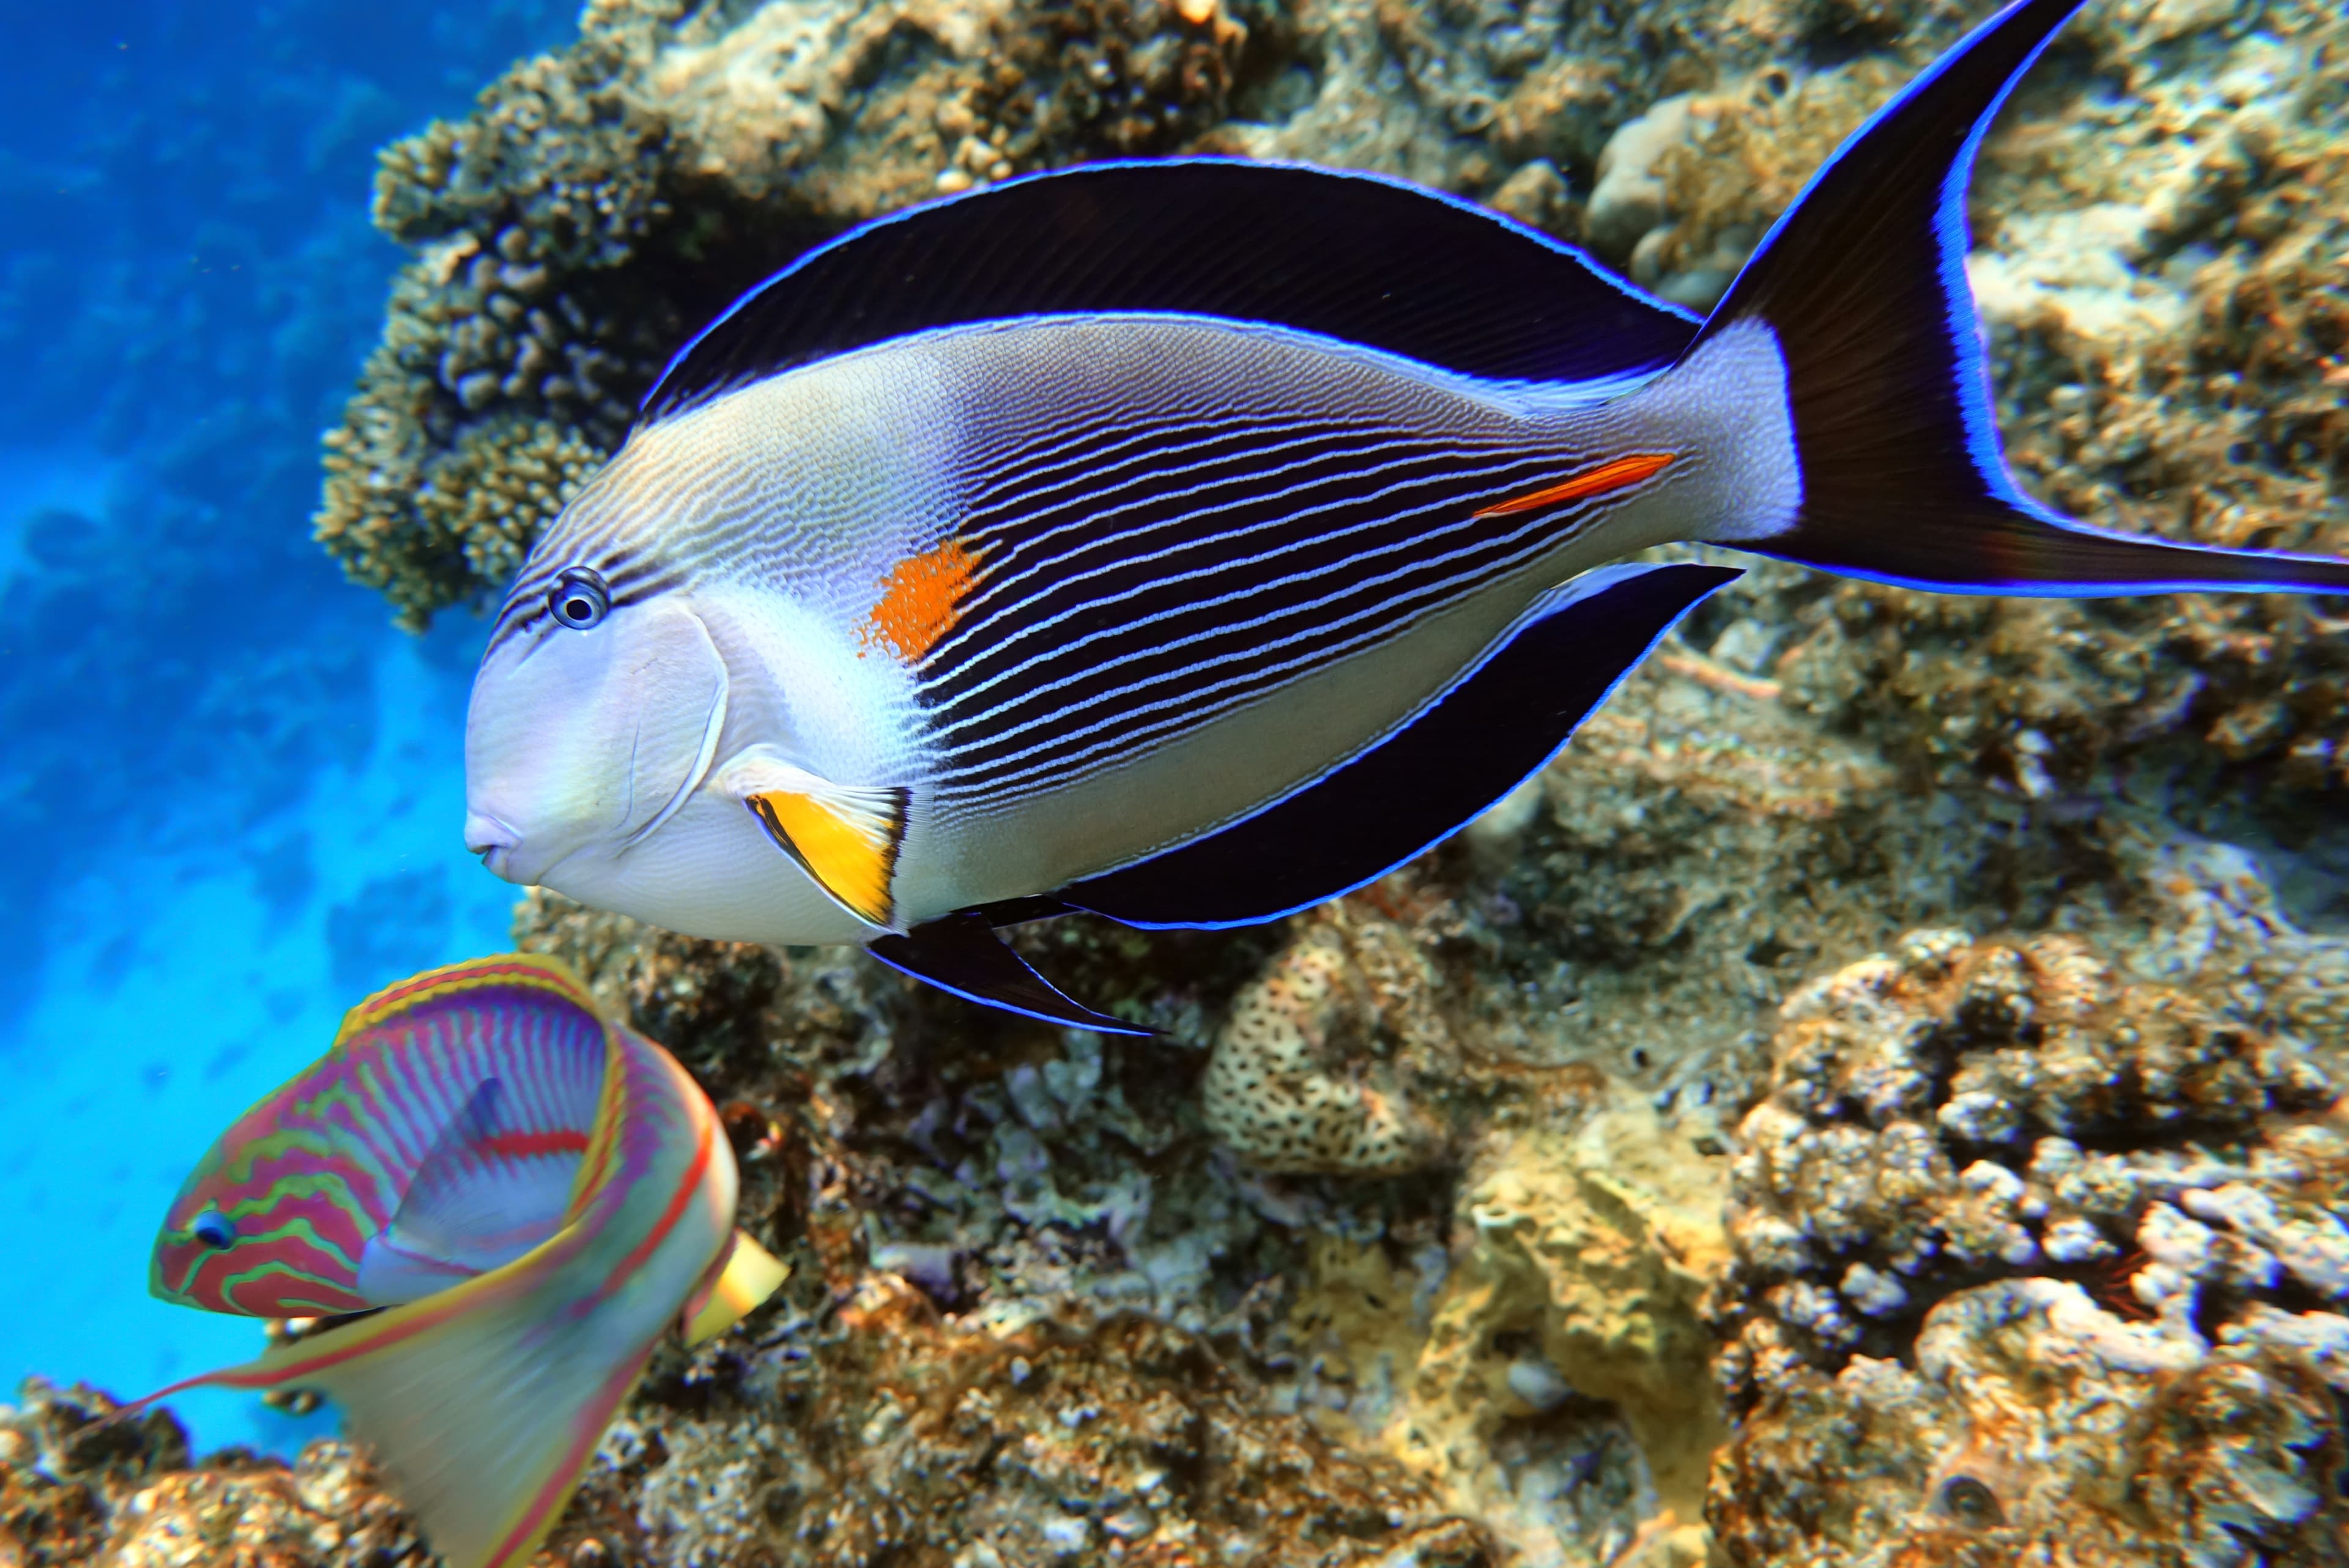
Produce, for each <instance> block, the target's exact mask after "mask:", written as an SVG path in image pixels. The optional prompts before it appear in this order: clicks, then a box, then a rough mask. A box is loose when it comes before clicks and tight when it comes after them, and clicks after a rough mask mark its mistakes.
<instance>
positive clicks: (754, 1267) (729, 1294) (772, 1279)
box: [681, 1231, 792, 1346]
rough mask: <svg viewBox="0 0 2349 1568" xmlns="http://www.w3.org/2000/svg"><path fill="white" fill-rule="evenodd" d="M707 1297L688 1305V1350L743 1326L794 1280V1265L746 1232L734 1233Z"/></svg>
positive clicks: (713, 1271)
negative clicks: (746, 1317)
mask: <svg viewBox="0 0 2349 1568" xmlns="http://www.w3.org/2000/svg"><path fill="white" fill-rule="evenodd" d="M791 1274H792V1269H791V1265H790V1264H788V1263H786V1262H783V1261H782V1260H781V1258H778V1257H776V1256H775V1255H774V1254H773V1253H772V1252H770V1251H767V1249H765V1248H764V1247H761V1245H759V1243H758V1242H756V1241H752V1240H750V1236H749V1235H748V1234H746V1233H745V1232H743V1231H735V1232H734V1243H733V1246H732V1247H731V1248H730V1250H729V1251H728V1252H727V1254H726V1260H725V1263H724V1265H723V1266H722V1267H720V1268H717V1269H713V1270H712V1271H711V1278H710V1280H709V1283H708V1285H707V1286H706V1287H705V1288H704V1289H705V1293H704V1294H702V1295H701V1296H700V1297H699V1298H698V1300H695V1301H692V1302H688V1303H686V1308H685V1323H684V1324H683V1327H682V1330H681V1332H682V1333H683V1334H684V1335H685V1343H686V1344H687V1345H688V1346H691V1345H699V1344H701V1343H702V1342H703V1341H704V1340H709V1339H715V1338H717V1337H718V1336H719V1334H724V1333H725V1332H726V1331H727V1330H728V1329H730V1328H732V1327H733V1326H734V1325H735V1324H738V1323H740V1322H741V1321H742V1319H743V1317H744V1315H745V1314H748V1313H749V1312H750V1309H751V1308H752V1307H755V1306H757V1305H758V1304H759V1303H761V1302H762V1301H765V1300H766V1299H767V1298H768V1297H769V1296H771V1295H773V1294H774V1293H775V1292H776V1291H777V1290H779V1289H781V1286H782V1282H784V1281H785V1280H787V1279H789V1278H791Z"/></svg>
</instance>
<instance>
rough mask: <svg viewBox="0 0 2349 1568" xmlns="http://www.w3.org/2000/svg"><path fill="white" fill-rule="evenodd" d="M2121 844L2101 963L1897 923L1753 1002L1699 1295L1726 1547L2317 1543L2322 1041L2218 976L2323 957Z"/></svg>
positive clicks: (2348, 1184)
mask: <svg viewBox="0 0 2349 1568" xmlns="http://www.w3.org/2000/svg"><path fill="white" fill-rule="evenodd" d="M2123 837H2124V840H2125V842H2124V843H2123V844H2122V846H2121V850H2122V853H2121V857H2122V858H2123V859H2124V860H2125V861H2127V862H2130V863H2132V864H2134V865H2136V866H2137V867H2138V868H2139V870H2140V871H2141V872H2143V873H2145V874H2146V878H2147V891H2148V893H2149V895H2150V897H2149V898H2148V902H2149V903H2150V904H2151V906H2152V908H2153V909H2154V910H2156V911H2157V912H2158V915H2159V917H2160V921H2161V923H2160V924H2159V925H2158V926H2157V927H2156V928H2155V929H2153V930H2152V931H2150V932H2147V933H2141V934H2140V935H2138V936H2137V938H2136V940H2133V941H2130V942H2127V944H2126V945H2125V946H2121V947H2120V949H2119V951H2118V953H2117V961H2116V959H2114V958H2108V957H2106V954H2105V953H2103V952H2100V951H2099V950H2097V948H2096V946H2095V945H2094V944H2091V943H2089V942H2087V941H2085V940H2081V939H2080V938H2077V937H2074V936H2069V935H2058V934H2051V935H2045V936H2041V937H2036V938H2032V939H2028V940H1973V939H1971V938H1969V937H1967V936H1965V935H1964V934H1963V933H1961V932H1954V931H1948V930H1928V931H1919V932H1915V933H1912V934H1911V935H1910V936H1909V938H1907V939H1906V940H1904V941H1903V942H1902V943H1901V944H1900V946H1899V950H1898V952H1897V953H1895V954H1891V955H1881V956H1878V957H1874V958H1870V959H1868V960H1864V961H1860V962H1857V963H1854V964H1849V965H1847V966H1845V967H1844V968H1842V969H1841V970H1838V971H1835V972H1834V973H1832V974H1829V975H1827V976H1825V977H1822V978H1821V979H1820V980H1818V981H1814V982H1812V983H1811V984H1809V985H1806V986H1805V987H1804V988H1802V989H1801V990H1799V991H1798V992H1795V995H1794V996H1792V997H1790V998H1789V999H1788V1001H1787V1002H1786V1003H1785V1007H1784V1008H1783V1010H1782V1023H1781V1026H1780V1028H1779V1030H1778V1032H1777V1035H1776V1038H1775V1041H1774V1042H1773V1057H1774V1060H1775V1067H1774V1071H1773V1076H1772V1079H1771V1086H1770V1092H1769V1094H1768V1096H1766V1097H1765V1098H1764V1100H1763V1102H1762V1103H1761V1104H1759V1105H1757V1106H1755V1107H1754V1109H1753V1110H1752V1111H1751V1112H1750V1113H1749V1114H1748V1116H1746V1118H1745V1121H1744V1125H1743V1127H1742V1128H1741V1129H1740V1130H1741V1137H1742V1141H1743V1143H1744V1149H1743V1152H1742V1153H1741V1154H1740V1156H1739V1158H1738V1159H1737V1161H1736V1163H1735V1166H1734V1168H1733V1178H1732V1182H1733V1186H1732V1192H1731V1198H1730V1203H1729V1234H1730V1238H1731V1242H1732V1246H1733V1250H1734V1251H1735V1254H1736V1256H1735V1260H1734V1262H1733V1263H1732V1265H1731V1267H1730V1269H1729V1271H1728V1272H1727V1273H1726V1274H1725V1275H1724V1276H1723V1281H1722V1282H1721V1284H1720V1285H1719V1286H1718V1287H1717V1288H1716V1292H1715V1295H1714V1297H1713V1305H1714V1309H1715V1314H1716V1321H1717V1322H1719V1323H1720V1324H1722V1326H1723V1329H1724V1330H1725V1331H1726V1333H1727V1334H1728V1335H1729V1343H1728V1345H1727V1347H1726V1348H1725V1349H1724V1351H1723V1354H1722V1355H1721V1357H1720V1359H1719V1362H1718V1364H1717V1367H1716V1370H1717V1373H1718V1375H1719V1376H1720V1377H1721V1378H1722V1381H1723V1388H1724V1392H1725V1393H1726V1395H1727V1396H1728V1397H1729V1400H1730V1405H1731V1408H1732V1410H1733V1412H1734V1413H1735V1414H1736V1416H1737V1418H1738V1422H1737V1433H1736V1436H1735V1438H1733V1441H1732V1443H1731V1445H1730V1446H1729V1448H1728V1449H1726V1450H1724V1451H1723V1455H1722V1456H1721V1458H1720V1459H1718V1460H1717V1462H1716V1464H1715V1467H1714V1471H1713V1486H1712V1497H1711V1501H1710V1504H1709V1508H1708V1518H1709V1520H1710V1521H1711V1523H1712V1525H1713V1530H1714V1532H1715V1535H1716V1539H1717V1540H1718V1541H1719V1542H1720V1543H1721V1544H1722V1546H1723V1549H1724V1550H1725V1551H1726V1552H1727V1554H1728V1556H1729V1558H1730V1560H1731V1561H1732V1562H1733V1563H1738V1564H1741V1565H1744V1564H1748V1563H1751V1564H1757V1565H1758V1564H1761V1563H1771V1564H1774V1565H1775V1564H1778V1563H1796V1564H1805V1563H1837V1564H1839V1565H1840V1564H1850V1565H1853V1568H1877V1565H1879V1564H1880V1565H1883V1568H1891V1565H1893V1564H1923V1563H1945V1562H1946V1563H1973V1562H1977V1561H1991V1560H1996V1561H2002V1562H2003V1561H2014V1560H2031V1557H2030V1554H2031V1553H2033V1552H2048V1551H2052V1550H2054V1542H2058V1541H2061V1542H2063V1543H2064V1550H2066V1551H2068V1552H2071V1553H2072V1556H2071V1557H2070V1558H2069V1559H2068V1560H2070V1561H2073V1562H2076V1563H2082V1564H2103V1563H2115V1564H2118V1563H2148V1562H2158V1563H2179V1564H2193V1565H2194V1568H2221V1565H2225V1568H2232V1565H2234V1564H2238V1563H2245V1564H2248V1563H2254V1562H2259V1563H2269V1562H2277V1563H2280V1562H2292V1563H2302V1562H2305V1563H2340V1562H2344V1561H2349V1552H2344V1540H2349V1536H2344V1533H2343V1532H2344V1518H2343V1517H2342V1514H2341V1507H2342V1504H2341V1501H2340V1490H2339V1472H2340V1469H2341V1466H2342V1464H2343V1462H2344V1455H2349V1446H2344V1445H2349V1436H2344V1428H2343V1424H2342V1423H2343V1415H2342V1410H2341V1407H2340V1406H2339V1405H2338V1404H2336V1403H2335V1401H2334V1399H2333V1396H2332V1395H2331V1394H2330V1393H2328V1392H2326V1391H2325V1390H2326V1385H2327V1384H2328V1383H2329V1384H2330V1385H2331V1386H2332V1388H2333V1389H2335V1390H2349V1365H2344V1361H2343V1359H2342V1352H2343V1351H2344V1349H2349V1272H2344V1262H2349V1229H2344V1225H2343V1220H2342V1217H2343V1214H2344V1211H2349V1180H2345V1179H2344V1178H2345V1177H2349V1163H2344V1162H2349V1127H2344V1126H2343V1125H2342V1124H2341V1123H2340V1121H2339V1119H2338V1115H2337V1109H2336V1107H2335V1102H2334V1091H2333V1082H2332V1077H2331V1075H2329V1074H2328V1072H2327V1071H2326V1070H2325V1067H2324V1065H2323V1063H2324V1062H2325V1061H2327V1060H2335V1061H2337V1057H2338V1052H2339V1047H2340V1044H2341V1043H2340V1042H2339V1040H2338V1039H2337V1037H2335V1038H2332V1039H2324V1038H2317V1037H2313V1036H2311V1035H2310V1034H2307V1033H2299V1032H2296V1031H2295V1030H2294V1029H2293V1027H2292V1024H2293V1020H2292V1019H2291V1018H2288V1017H2284V1016H2282V1015H2280V1013H2279V1012H2278V1010H2277V1009H2276V1008H2275V1007H2274V1005H2273V1002H2272V1000H2271V998H2272V997H2273V996H2274V995H2275V994H2277V993H2279V992H2284V991H2285V990H2286V987H2285V986H2283V985H2279V986H2277V987H2276V988H2275V989H2274V990H2273V991H2271V990H2270V989H2268V988H2266V987H2262V986H2261V985H2259V984H2256V983H2249V984H2247V983H2246V982H2245V980H2246V975H2247V973H2248V972H2249V971H2251V968H2252V961H2253V960H2254V958H2256V960H2258V961H2264V962H2265V963H2266V964H2267V965H2268V966H2269V972H2270V973H2271V974H2275V975H2277V976H2278V977H2279V978H2282V977H2286V976H2290V975H2292V974H2295V973H2297V972H2299V971H2302V970H2305V969H2312V968H2313V969H2319V970H2329V968H2330V965H2331V963H2332V962H2333V961H2336V960H2337V951H2338V950H2339V949H2340V948H2341V947H2342V946H2343V944H2342V942H2341V941H2340V940H2338V939H2329V938H2323V937H2314V936H2310V935H2307V934H2305V933H2302V932H2299V931H2297V930H2294V929H2292V927H2291V926H2290V924H2289V922H2288V921H2286V920H2284V919H2282V916H2281V914H2280V913H2278V912H2277V911H2276V909H2275V908H2274V901H2273V896H2272V894H2271V892H2269V891H2268V890H2267V888H2266V887H2265V885H2264V882H2263V880H2262V879H2261V878H2260V877H2258V876H2257V875H2256V874H2255V873H2254V872H2253V871H2252V870H2251V868H2250V867H2249V866H2248V864H2247V863H2246V862H2245V861H2244V860H2243V859H2242V857H2240V852H2234V851H2229V850H2226V849H2224V848H2223V846H2209V845H2198V844H2192V843H2182V844H2181V843H2178V842H2174V841H2173V842H2168V843H2162V844H2158V845H2153V844H2148V843H2147V842H2145V841H2143V840H2138V841H2137V842H2127V841H2126V840H2127V836H2126V835H2124V836H2123ZM2307 1016H2308V1015H2307V1014H2305V1013H2302V1014H2301V1017H2302V1018H2305V1017H2307ZM2084 1519H2085V1520H2090V1521H2093V1523H2092V1526H2091V1527H2090V1528H2088V1529H2085V1530H2083V1529H2081V1528H2080V1524H2081V1521H2083V1520H2084ZM1983 1553H1990V1554H1992V1555H1991V1556H1983V1555H1982V1554H1983ZM2018 1553H2019V1554H2022V1555H2021V1557H2020V1559H2018V1556H2017V1554H2018Z"/></svg>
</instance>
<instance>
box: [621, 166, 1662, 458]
mask: <svg viewBox="0 0 2349 1568" xmlns="http://www.w3.org/2000/svg"><path fill="white" fill-rule="evenodd" d="M1095 311H1168V312H1179V313H1182V314H1185V315H1195V316H1216V317H1229V318H1232V319H1236V320H1244V321H1269V322H1277V323H1278V324H1280V325H1283V326H1286V327H1294V328H1297V329H1298V330H1299V331H1305V332H1313V333H1319V334H1322V335H1324V336H1326V337H1337V338H1343V339H1345V340H1347V341H1350V342H1354V343H1360V344H1362V345H1365V346H1367V347H1370V348H1379V349H1383V350H1385V351H1387V352H1389V353H1393V354H1400V355H1402V356H1404V357H1405V358H1412V359H1417V360H1421V361H1423V362H1424V363H1427V364H1431V365H1437V366H1441V367H1444V369H1452V370H1458V371H1461V372H1464V373H1465V374H1469V375H1475V376H1488V377H1494V378H1497V379H1526V380H1568V381H1580V380H1589V379H1598V378H1603V377H1616V376H1626V375H1631V374H1636V373H1640V372H1643V371H1647V370H1653V369H1661V368H1662V367H1663V366H1665V365H1668V364H1670V363H1671V361H1672V360H1673V359H1674V358H1677V357H1678V356H1679V355H1680V353H1681V352H1682V350H1683V349H1684V348H1687V347H1688V344H1689V341H1690V339H1691V338H1692V337H1693V336H1694V334H1695V331H1696V322H1695V318H1694V317H1691V316H1689V315H1688V314H1687V313H1686V312H1684V311H1682V310H1681V309H1679V308H1678V307H1676V306H1670V305H1666V304H1664V303H1663V302H1661V301H1660V300H1657V299H1655V298H1652V297H1651V296H1648V295H1646V294H1643V293H1641V292H1640V290H1638V289H1636V288H1634V287H1632V286H1630V284H1628V283H1626V282H1624V281H1622V280H1621V279H1619V278H1618V277H1616V276H1615V275H1612V274H1611V273H1609V272H1608V271H1606V270H1605V269H1604V268H1602V267H1600V266H1599V265H1598V264H1597V263H1595V262H1593V261H1591V260H1590V259H1589V258H1588V257H1587V256H1585V255H1583V254H1581V253H1580V252H1579V251H1577V250H1574V249H1572V248H1571V247H1569V246H1567V245H1564V244H1559V243H1557V241H1555V240H1552V239H1549V238H1547V236H1545V235H1542V234H1537V232H1535V231H1534V230H1531V229H1528V228H1526V227H1523V226H1522V225H1519V224H1517V223H1512V222H1510V221H1509V220H1507V219H1506V218H1503V217H1500V216H1499V215H1497V214H1495V213H1489V212H1486V211H1485V210H1484V209H1482V208H1479V207H1475V206H1474V205H1471V204H1470V203H1468V202H1462V201H1459V200H1457V199H1455V198H1453V197H1449V196H1444V195H1442V194H1440V193H1438V192H1432V191H1426V190H1423V189H1420V188H1418V187H1416V186H1411V185H1405V184H1402V183H1399V182H1393V181H1390V180H1385V179H1381V178H1380V177H1378V176H1375V175H1366V174H1352V173H1340V172H1336V171H1325V170H1318V169H1307V168H1303V167H1299V166H1297V165H1293V164H1281V163H1263V162H1245V161H1224V160H1217V159H1164V160H1157V161H1149V162H1142V163H1099V164H1092V165H1090V166H1087V167H1083V168H1078V169H1070V170H1064V171H1060V172H1057V173H1051V174H1042V175H1037V176H1034V177H1032V178H1030V179H1026V180H1019V181H1010V182H1006V183H1004V184H1001V185H997V186H993V187H991V188H989V189H987V190H984V191H979V192H973V193H971V194H969V195H967V196H959V197H954V198H950V199H948V200H946V201H942V202H931V203H929V204H927V205H926V206H922V207H916V208H914V209H912V210H910V211H907V212H904V213H895V214H892V215H891V216H888V217H885V218H881V219H877V220H875V221H874V222H873V223H867V224H865V225H864V226H863V227H861V228H858V229H854V230H852V231H851V232H850V233H848V234H844V235H843V236H842V237H840V238H839V239H837V240H834V241H833V242H832V243H831V244H826V245H823V246H820V247H818V248H817V249H815V250H812V251H811V252H809V253H808V254H805V255H803V256H802V257H801V258H800V259H799V260H798V261H796V262H794V263H792V265H790V266H789V267H787V268H785V269H784V270H783V271H782V272H781V273H778V274H777V275H775V276H773V277H771V278H770V279H769V280H768V281H767V282H766V283H764V284H762V285H761V286H759V287H758V288H757V289H754V290H753V291H752V292H750V294H748V295H746V296H743V297H742V298H741V299H740V300H738V301H736V302H735V304H734V306H732V308H730V310H729V311H728V312H727V313H726V314H725V315H724V316H722V317H719V319H718V320H717V321H716V322H714V323H713V324H711V325H710V326H709V327H707V328H705V329H704V330H703V332H702V333H701V335H700V336H699V337H696V338H695V339H694V340H693V341H692V342H691V343H690V344H688V345H687V346H686V348H684V349H683V351H681V352H680V353H679V354H678V356H677V358H675V359H673V360H671V361H670V362H669V366H668V369H667V371H666V372H665V373H664V374H663V375H662V377H661V379H660V381H659V382H658V384H657V385H656V386H655V387H654V388H653V389H652V391H651V392H650V393H649V394H647V397H646V399H645V401H644V406H643V408H642V410H640V412H639V416H638V417H639V421H640V422H643V423H652V422H654V421H659V420H662V419H666V418H667V417H669V416H671V415H673V414H676V413H679V412H681V411H683V410H687V409H689V408H692V407H695V406H697V405H698V404H700V403H703V402H706V401H708V400H709V399H711V398H714V397H717V396H719V394H721V393H723V392H726V391H729V390H730V389H734V388H737V387H740V386H744V385H747V384H748V383H750V382H751V381H755V380H758V379H761V378H762V377H766V376H771V375H773V374H775V373H777V372H778V371H781V370H786V369H791V368H792V366H794V365H803V364H807V363H810V362H812V361H813V360H817V359H823V358H830V357H831V356H833V355H835V354H843V353H846V352H848V351H849V350H851V349H854V348H864V347H866V346H868V345H870V344H874V343H879V342H883V341H885V340H886V339H888V338H891V337H903V336H905V335H907V334H909V333H916V332H923V331H928V330H932V329H935V328H938V327H955V326H961V325H965V324H968V323H970V322H976V321H994V320H1001V319H1004V318H1007V317H1019V316H1040V315H1061V314H1072V313H1080V312H1095Z"/></svg>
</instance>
